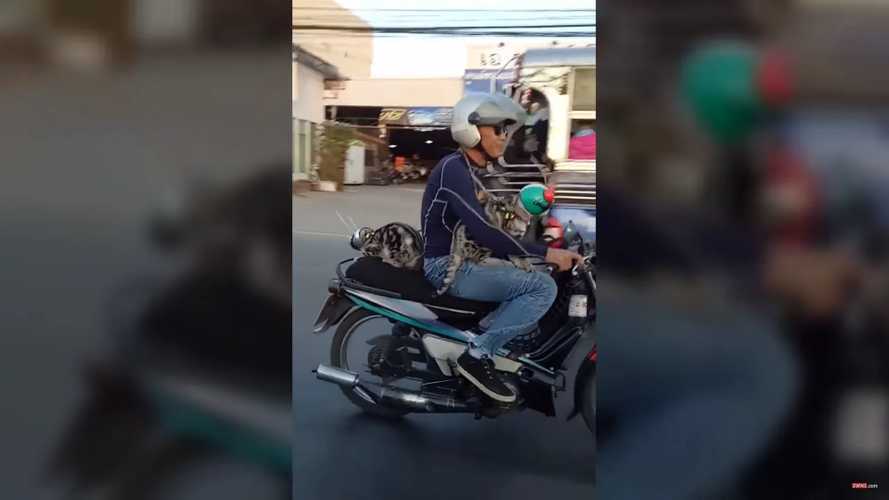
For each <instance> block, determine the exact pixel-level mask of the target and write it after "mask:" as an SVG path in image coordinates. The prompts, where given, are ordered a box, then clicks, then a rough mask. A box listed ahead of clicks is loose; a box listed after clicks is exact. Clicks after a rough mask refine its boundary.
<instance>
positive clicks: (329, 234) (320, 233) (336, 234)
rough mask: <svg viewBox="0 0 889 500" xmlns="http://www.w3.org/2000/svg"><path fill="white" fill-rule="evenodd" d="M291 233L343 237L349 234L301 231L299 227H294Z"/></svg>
mask: <svg viewBox="0 0 889 500" xmlns="http://www.w3.org/2000/svg"><path fill="white" fill-rule="evenodd" d="M293 234H294V235H297V234H302V235H306V236H326V237H328V238H345V239H348V238H350V236H349V235H348V234H339V233H324V232H321V231H302V230H300V229H294V230H293Z"/></svg>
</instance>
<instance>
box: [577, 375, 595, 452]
mask: <svg viewBox="0 0 889 500" xmlns="http://www.w3.org/2000/svg"><path fill="white" fill-rule="evenodd" d="M589 378H590V379H589V381H587V384H586V387H585V388H584V391H583V394H581V402H580V404H581V409H580V412H581V415H583V420H584V422H586V426H587V429H589V430H590V432H592V433H593V435H594V436H595V435H596V365H593V369H592V371H591V372H590V374H589Z"/></svg>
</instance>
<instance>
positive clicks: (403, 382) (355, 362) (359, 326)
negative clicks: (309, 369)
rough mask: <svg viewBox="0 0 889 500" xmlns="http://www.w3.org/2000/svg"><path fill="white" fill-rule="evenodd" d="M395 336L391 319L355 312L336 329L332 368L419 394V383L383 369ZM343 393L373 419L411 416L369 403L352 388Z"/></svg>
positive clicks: (397, 371)
mask: <svg viewBox="0 0 889 500" xmlns="http://www.w3.org/2000/svg"><path fill="white" fill-rule="evenodd" d="M391 332H392V323H391V322H390V321H389V319H388V318H386V317H384V316H382V315H380V314H376V313H373V312H371V311H367V310H364V309H355V310H353V311H352V312H350V313H349V314H348V315H347V316H346V317H345V318H343V321H342V322H341V323H340V325H339V327H337V329H336V335H335V336H334V337H333V342H332V344H331V346H330V363H331V365H332V366H335V367H337V368H342V369H343V370H349V371H352V372H355V373H358V374H359V375H360V376H361V380H363V381H368V382H375V383H383V384H389V385H393V386H396V387H400V388H402V389H408V390H418V389H419V388H420V382H419V381H416V380H413V379H410V378H408V377H405V376H404V374H403V373H400V372H399V370H397V369H388V368H386V367H383V368H381V367H380V366H379V363H378V361H379V360H380V357H381V354H382V352H381V351H382V349H383V348H384V347H383V346H384V343H385V342H388V341H390V340H391V339H392V338H393V337H392V335H391ZM372 364H373V365H374V366H373V367H372V366H371V365H372ZM340 390H342V391H343V394H345V396H346V397H347V398H349V401H351V402H352V403H353V404H355V405H356V406H358V407H359V408H361V409H362V410H364V411H366V412H367V413H370V414H372V415H376V416H380V417H387V418H397V417H401V416H403V415H406V414H408V413H410V411H408V410H404V409H400V408H393V407H390V406H383V405H380V404H377V403H373V402H371V401H368V400H367V399H365V398H364V397H362V396H361V395H360V394H358V393H357V392H355V389H353V388H351V387H340Z"/></svg>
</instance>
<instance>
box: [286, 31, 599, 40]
mask: <svg viewBox="0 0 889 500" xmlns="http://www.w3.org/2000/svg"><path fill="white" fill-rule="evenodd" d="M296 31H299V30H298V29H297V30H296ZM334 33H336V31H335V30H331V31H330V32H327V33H323V35H324V36H327V35H331V36H332V35H333V34H334ZM368 34H371V35H374V37H376V38H388V39H397V38H406V35H411V36H421V37H426V38H430V39H432V38H444V37H455V36H456V37H465V38H472V37H479V38H482V37H487V38H509V37H517V38H590V37H595V36H596V31H595V29H592V30H591V31H459V30H458V31H435V32H424V31H412V30H401V31H398V32H392V33H385V32H383V33H380V32H373V31H368V32H364V33H363V34H362V33H340V34H337V35H336V36H337V37H343V38H355V39H359V38H365V39H366V38H367V36H368Z"/></svg>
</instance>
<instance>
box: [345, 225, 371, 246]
mask: <svg viewBox="0 0 889 500" xmlns="http://www.w3.org/2000/svg"><path fill="white" fill-rule="evenodd" d="M372 232H373V231H372V230H371V228H369V227H362V228H360V229H356V230H355V232H354V233H352V239H351V240H350V241H349V244H350V245H351V246H352V248H354V249H355V250H359V251H360V250H361V247H363V246H364V242H365V241H367V239H368V238H370V235H371V233H372Z"/></svg>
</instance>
